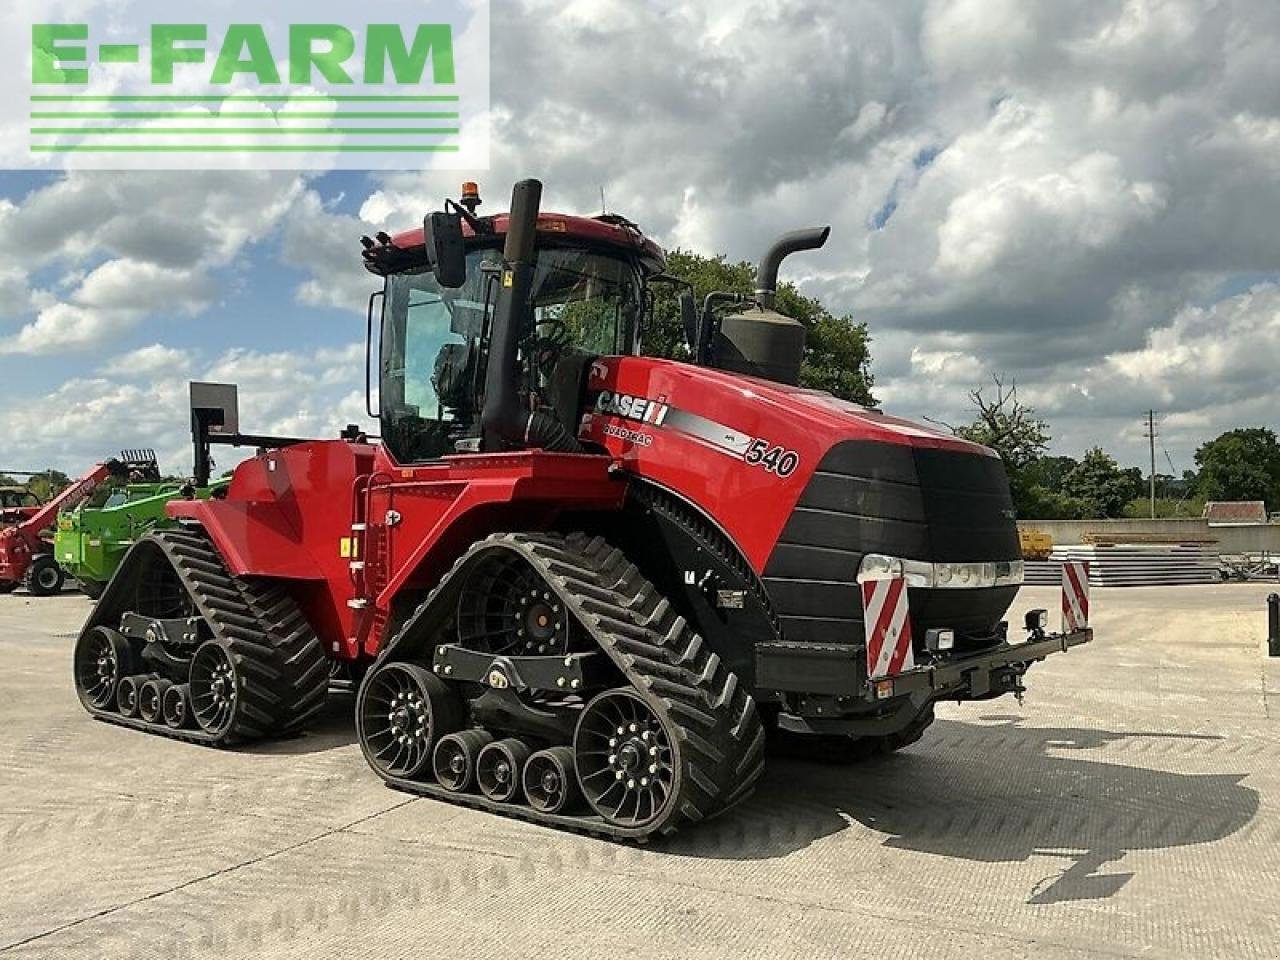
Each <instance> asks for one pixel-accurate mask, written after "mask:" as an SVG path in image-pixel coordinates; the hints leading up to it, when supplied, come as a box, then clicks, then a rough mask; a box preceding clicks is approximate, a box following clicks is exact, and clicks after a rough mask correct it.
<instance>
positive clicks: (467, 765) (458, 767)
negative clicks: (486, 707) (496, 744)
mask: <svg viewBox="0 0 1280 960" xmlns="http://www.w3.org/2000/svg"><path fill="white" fill-rule="evenodd" d="M491 743H493V734H491V733H490V732H489V731H488V730H463V731H462V732H461V733H451V734H449V735H448V736H445V737H441V738H440V742H439V743H437V744H436V749H435V753H434V754H433V755H432V757H431V767H432V769H433V770H434V771H435V775H436V780H438V781H439V782H440V786H442V787H444V788H445V789H446V790H450V791H452V792H453V793H466V792H467V791H468V790H470V789H471V785H472V784H473V783H475V779H476V757H477V756H478V755H479V753H480V751H481V750H483V749H484V748H485V747H487V746H488V745H489V744H491Z"/></svg>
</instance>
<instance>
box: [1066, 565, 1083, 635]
mask: <svg viewBox="0 0 1280 960" xmlns="http://www.w3.org/2000/svg"><path fill="white" fill-rule="evenodd" d="M1088 625H1089V564H1087V563H1085V562H1084V561H1082V560H1068V561H1067V562H1065V563H1064V564H1063V565H1062V632H1063V633H1074V632H1075V631H1077V630H1083V629H1084V628H1085V627H1087V626H1088Z"/></svg>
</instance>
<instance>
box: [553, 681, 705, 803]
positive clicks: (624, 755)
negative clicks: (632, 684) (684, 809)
mask: <svg viewBox="0 0 1280 960" xmlns="http://www.w3.org/2000/svg"><path fill="white" fill-rule="evenodd" d="M573 754H574V763H575V766H576V767H577V774H578V784H579V785H580V786H581V787H582V794H583V796H585V797H586V799H587V803H589V804H590V805H591V809H593V810H594V811H595V812H596V813H598V814H600V816H602V817H604V819H605V820H607V821H608V822H610V823H612V824H616V825H618V826H622V827H644V826H646V825H648V824H650V823H653V822H654V821H657V820H660V819H661V818H662V817H663V816H665V814H666V813H667V807H668V805H669V804H670V803H671V800H672V799H673V798H674V797H675V796H676V795H677V794H679V792H680V788H681V784H680V783H679V782H678V780H679V771H680V757H679V745H678V741H677V740H676V738H675V737H674V736H672V733H671V731H670V730H668V729H667V727H666V725H665V724H664V723H663V722H662V720H661V719H660V718H659V717H658V715H657V714H655V713H654V711H653V710H652V709H651V708H650V707H649V705H648V704H647V703H645V701H644V700H643V699H641V697H640V696H639V695H638V694H636V693H635V692H634V691H633V690H630V689H628V688H625V687H620V688H618V689H616V690H606V691H605V692H604V693H602V694H600V695H599V696H597V697H596V698H595V699H594V700H592V701H591V702H590V703H588V704H587V705H586V707H585V708H584V709H583V711H582V716H580V717H579V718H578V726H577V729H576V730H575V731H574V735H573Z"/></svg>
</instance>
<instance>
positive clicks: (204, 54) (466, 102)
mask: <svg viewBox="0 0 1280 960" xmlns="http://www.w3.org/2000/svg"><path fill="white" fill-rule="evenodd" d="M122 6H125V7H134V8H137V9H136V10H135V11H134V12H136V13H141V12H144V11H145V10H146V9H147V8H150V9H151V10H153V11H154V12H156V13H161V14H163V16H162V17H160V18H159V19H154V20H145V19H140V18H137V17H133V16H129V17H122V16H119V14H120V13H121V10H120V9H119V8H120V7H122ZM326 6H328V7H329V8H330V9H329V10H325V9H323V8H325V7H326ZM201 7H204V8H206V9H208V10H210V11H211V12H214V13H217V14H218V16H219V17H220V18H221V19H220V20H215V19H213V18H212V17H210V18H209V19H207V20H197V19H196V18H194V17H190V18H188V17H183V18H182V21H181V22H179V20H178V18H176V17H174V12H175V10H176V9H182V10H183V12H184V13H185V14H190V13H194V12H198V10H199V9H200V8H201ZM355 10H358V11H359V14H360V18H361V21H360V22H358V23H353V22H350V16H351V13H352V11H355ZM110 12H111V14H112V16H110V17H109V18H108V17H106V16H104V17H102V18H98V19H94V18H93V17H92V16H86V17H83V18H81V19H79V20H70V21H61V22H55V21H54V20H53V19H48V20H44V21H41V22H34V23H30V24H29V27H28V29H27V32H26V35H27V36H29V38H30V44H31V46H30V68H31V72H30V97H29V103H28V106H29V109H28V111H27V113H28V116H27V118H26V120H27V126H28V130H29V134H30V137H29V142H28V144H27V148H28V154H29V158H30V161H31V162H30V163H29V164H27V165H31V166H51V165H57V164H59V162H60V163H61V164H63V165H67V166H77V167H98V168H104V167H106V168H116V169H118V168H122V167H123V168H158V167H164V168H180V169H190V168H192V167H202V168H218V167H236V168H244V167H264V166H265V167H273V168H280V167H287V168H302V169H308V168H324V169H329V168H353V167H354V168H387V167H397V168H423V167H429V168H436V169H445V168H461V167H466V168H468V169H474V168H476V167H481V168H483V167H484V166H487V160H488V144H487V129H486V127H487V114H488V66H489V65H488V4H487V0H455V2H452V3H450V2H431V0H368V2H366V3H363V4H359V5H354V4H349V3H345V2H343V3H336V2H326V0H305V2H304V0H277V2H276V3H273V4H272V5H271V6H270V11H269V13H266V14H264V13H263V7H261V6H259V5H258V4H256V3H252V4H251V3H248V2H245V3H228V2H226V0H215V2H206V3H203V4H202V3H199V2H193V3H190V4H184V5H182V6H181V7H180V8H179V7H176V6H175V5H173V4H172V3H164V4H160V5H157V4H155V3H153V2H152V0H126V2H125V3H123V4H122V3H118V2H117V3H114V4H112V5H110ZM237 12H239V13H248V14H253V13H255V12H256V13H257V16H258V19H251V18H250V17H245V18H243V19H240V18H237V17H234V16H233V14H234V13H237ZM291 13H292V14H298V15H300V16H298V18H297V19H294V18H292V17H291V16H289V14H291ZM326 13H339V14H343V15H344V16H345V19H340V18H339V17H337V16H334V17H332V18H331V17H328V16H325V14H326ZM317 14H320V15H319V16H317ZM378 14H391V16H378ZM424 14H427V15H430V16H429V17H428V16H424ZM9 152H10V153H12V150H11V149H10V151H9Z"/></svg>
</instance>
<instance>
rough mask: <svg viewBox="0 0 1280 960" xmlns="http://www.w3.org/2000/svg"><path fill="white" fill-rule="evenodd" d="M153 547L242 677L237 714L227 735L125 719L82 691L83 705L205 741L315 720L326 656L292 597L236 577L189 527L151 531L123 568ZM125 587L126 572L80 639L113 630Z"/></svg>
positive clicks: (285, 729)
mask: <svg viewBox="0 0 1280 960" xmlns="http://www.w3.org/2000/svg"><path fill="white" fill-rule="evenodd" d="M154 549H158V550H159V551H160V553H161V554H162V555H163V557H164V559H165V560H167V561H168V562H169V564H170V565H171V566H172V567H173V570H174V571H175V572H176V574H177V576H178V578H179V580H180V581H181V582H182V585H183V587H184V588H185V589H186V591H187V593H188V595H189V596H190V598H191V600H192V602H193V604H194V605H195V607H196V609H197V611H198V612H199V614H200V616H201V617H202V618H203V619H204V622H205V623H206V624H207V625H208V628H209V631H210V633H212V635H213V637H214V638H215V639H219V640H223V641H225V642H226V644H227V645H228V647H229V649H230V651H231V654H232V657H233V658H234V661H235V665H236V667H237V670H238V672H239V674H240V676H241V677H242V678H243V680H242V683H241V685H240V688H239V690H238V696H239V697H240V698H241V702H240V705H239V709H238V713H237V718H236V720H235V722H234V723H233V724H232V725H231V726H230V728H229V729H228V730H226V731H225V732H224V733H222V734H218V735H213V734H209V733H207V732H205V731H203V730H200V729H199V728H198V727H191V728H189V729H181V730H175V729H173V728H172V727H169V726H167V725H165V724H164V723H148V722H147V721H145V720H142V719H140V718H130V717H123V716H121V715H120V714H118V713H115V712H114V711H111V710H103V709H97V708H95V707H93V706H91V705H90V704H88V703H85V701H84V698H83V697H82V698H81V703H84V706H85V709H87V710H88V711H89V713H90V714H92V715H93V716H94V717H96V718H98V719H99V720H105V721H107V722H109V723H116V724H120V725H121V726H126V727H132V728H134V729H136V730H145V731H147V732H148V733H157V734H160V735H162V736H166V737H170V738H172V739H175V740H185V741H187V742H190V743H202V744H206V745H210V746H230V745H233V744H236V743H242V742H245V741H250V740H261V739H266V738H273V737H282V736H287V735H289V734H292V733H296V732H297V731H299V730H301V729H302V728H303V727H305V726H306V725H307V724H308V723H309V722H311V721H312V720H314V719H315V718H316V716H317V715H318V714H319V713H320V712H321V711H322V710H323V709H324V705H325V698H326V696H327V692H328V683H329V661H328V658H327V657H326V656H325V652H324V647H323V645H322V644H321V642H320V640H319V638H318V637H317V636H316V635H315V632H314V631H313V630H312V629H311V626H310V625H309V624H308V623H307V620H306V618H305V617H304V616H303V614H302V611H301V610H300V609H299V608H298V605H297V604H296V603H295V602H294V600H293V598H292V597H290V596H289V595H288V594H287V593H286V592H285V591H284V590H283V589H282V588H281V587H279V586H277V585H274V584H272V583H271V582H270V581H266V580H256V579H251V578H245V577H236V576H233V575H232V574H231V573H230V572H229V571H228V570H227V568H226V565H225V564H224V563H223V561H222V558H221V556H219V554H218V552H217V550H216V549H215V548H214V546H213V544H212V543H211V542H210V540H209V538H208V537H207V536H206V535H205V534H204V533H203V532H201V531H198V530H192V529H189V528H184V529H179V530H164V531H157V532H153V533H150V534H148V535H147V536H146V537H144V538H142V539H141V540H139V542H138V543H137V544H135V545H134V546H133V547H132V548H131V549H130V552H129V554H128V556H126V558H125V560H124V561H123V563H122V568H123V567H124V566H125V565H127V564H128V563H130V562H136V563H145V562H156V558H153V557H150V556H148V551H149V550H154ZM127 593H128V578H127V577H121V576H119V575H117V576H116V577H115V578H113V579H112V581H111V583H110V584H109V585H108V587H107V589H106V591H105V592H104V593H103V595H102V598H101V599H100V600H99V601H98V603H97V605H96V606H95V607H94V611H93V613H92V615H91V616H90V618H89V621H88V623H86V624H85V627H84V630H83V631H82V633H81V637H82V638H83V636H84V635H85V634H86V633H88V631H89V630H91V629H92V628H94V627H97V626H106V627H111V628H112V629H116V628H118V626H119V619H120V615H121V613H122V612H124V610H125V609H127V607H126V606H125V605H124V601H125V600H126V597H127ZM113 621H114V622H113Z"/></svg>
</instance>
